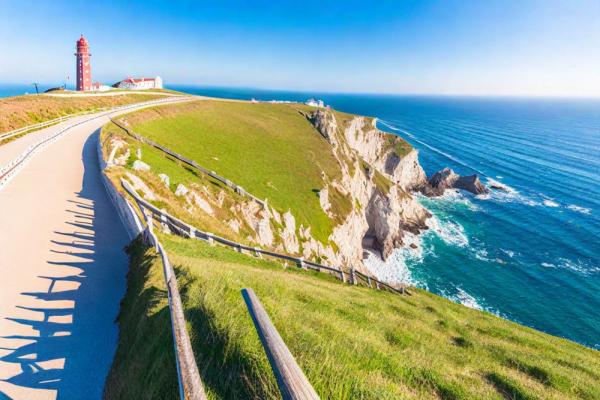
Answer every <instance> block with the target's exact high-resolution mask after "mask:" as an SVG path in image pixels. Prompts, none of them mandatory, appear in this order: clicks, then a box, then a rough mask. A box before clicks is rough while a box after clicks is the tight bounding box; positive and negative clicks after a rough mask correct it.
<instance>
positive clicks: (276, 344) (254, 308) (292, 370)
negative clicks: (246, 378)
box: [242, 288, 319, 400]
mask: <svg viewBox="0 0 600 400" xmlns="http://www.w3.org/2000/svg"><path fill="white" fill-rule="evenodd" d="M242 297H243V298H244V301H245V302H246V306H247V307H248V312H249V313H250V316H251V317H252V321H253V322H254V327H255V328H256V332H257V333H258V337H259V338H260V341H261V343H262V345H263V348H264V349H265V353H267V358H268V359H269V363H270V364H271V369H272V370H273V374H275V378H276V379H277V386H278V387H279V391H280V392H281V397H282V398H283V400H311V399H319V395H317V392H315V389H313V387H312V385H311V384H310V382H309V381H308V379H306V376H305V375H304V372H302V369H301V368H300V367H299V366H298V364H297V363H296V360H295V359H294V356H293V355H292V353H291V352H290V350H289V349H288V348H287V346H286V345H285V342H284V341H283V339H282V338H281V336H280V335H279V332H277V329H276V328H275V326H274V325H273V323H272V322H271V319H270V318H269V315H268V314H267V312H266V311H265V308H264V307H263V305H262V304H261V303H260V300H259V299H258V297H257V296H256V294H255V293H254V291H253V290H252V289H249V288H248V289H242Z"/></svg>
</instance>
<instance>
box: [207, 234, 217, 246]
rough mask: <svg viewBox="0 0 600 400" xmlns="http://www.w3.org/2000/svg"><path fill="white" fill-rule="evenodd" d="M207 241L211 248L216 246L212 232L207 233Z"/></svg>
mask: <svg viewBox="0 0 600 400" xmlns="http://www.w3.org/2000/svg"><path fill="white" fill-rule="evenodd" d="M206 241H207V242H208V244H210V245H211V246H214V245H215V240H214V239H213V237H212V233H210V232H206Z"/></svg>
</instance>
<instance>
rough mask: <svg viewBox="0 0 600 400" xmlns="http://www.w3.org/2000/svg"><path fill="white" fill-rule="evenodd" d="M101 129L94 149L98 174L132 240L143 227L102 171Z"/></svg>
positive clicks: (104, 167) (131, 208) (103, 165)
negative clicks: (98, 169) (96, 155)
mask: <svg viewBox="0 0 600 400" xmlns="http://www.w3.org/2000/svg"><path fill="white" fill-rule="evenodd" d="M101 130H102V128H100V129H98V134H97V140H96V150H97V152H98V166H99V168H100V175H101V176H102V183H103V184H104V188H105V189H106V193H107V194H108V197H109V198H110V202H111V203H112V204H113V206H114V207H115V209H116V210H117V214H118V215H119V219H120V220H121V223H122V224H123V226H124V227H125V230H126V231H127V235H128V236H129V239H130V240H133V239H135V238H136V237H137V236H138V235H139V234H140V233H142V231H143V230H144V227H143V225H142V222H141V221H140V219H139V217H138V215H137V214H136V213H135V211H134V209H133V206H132V205H131V203H129V202H128V201H127V200H126V199H125V198H124V197H123V196H121V194H120V193H119V192H118V190H117V188H115V186H114V185H113V183H112V181H111V180H110V179H109V178H108V176H106V173H105V172H104V170H105V169H106V162H105V161H104V156H103V155H102V142H101V139H100V132H101Z"/></svg>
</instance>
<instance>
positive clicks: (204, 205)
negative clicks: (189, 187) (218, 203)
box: [191, 192, 214, 215]
mask: <svg viewBox="0 0 600 400" xmlns="http://www.w3.org/2000/svg"><path fill="white" fill-rule="evenodd" d="M191 193H192V198H193V199H194V203H196V205H197V206H198V207H200V209H201V210H202V211H204V212H205V213H207V214H209V215H213V214H214V211H213V209H212V207H211V206H210V204H209V203H208V201H206V200H205V199H204V198H203V197H202V196H200V195H199V194H198V193H196V192H191Z"/></svg>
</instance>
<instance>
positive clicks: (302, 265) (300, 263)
mask: <svg viewBox="0 0 600 400" xmlns="http://www.w3.org/2000/svg"><path fill="white" fill-rule="evenodd" d="M296 265H297V266H298V268H302V269H306V264H304V259H303V258H302V257H300V258H298V259H297V260H296Z"/></svg>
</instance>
